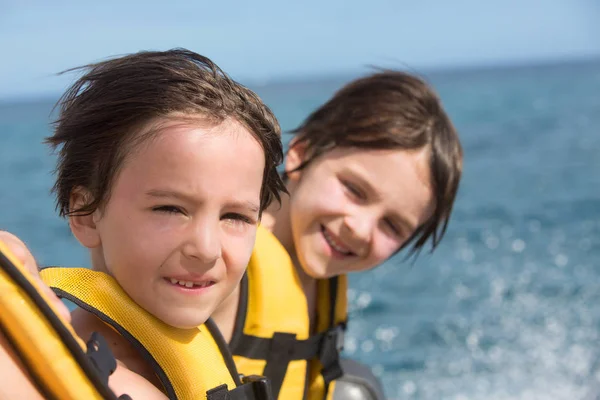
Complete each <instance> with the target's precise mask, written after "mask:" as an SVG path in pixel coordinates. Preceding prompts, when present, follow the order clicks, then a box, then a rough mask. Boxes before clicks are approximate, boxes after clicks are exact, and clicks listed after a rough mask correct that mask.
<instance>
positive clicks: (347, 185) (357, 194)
mask: <svg viewBox="0 0 600 400" xmlns="http://www.w3.org/2000/svg"><path fill="white" fill-rule="evenodd" d="M340 181H341V182H342V185H344V187H345V188H346V190H347V191H348V192H350V194H352V195H353V196H355V197H356V198H358V199H360V200H364V199H366V196H365V193H364V192H363V191H362V190H361V189H360V188H359V187H358V186H356V185H354V184H352V183H350V182H348V181H347V180H345V179H341V180H340Z"/></svg>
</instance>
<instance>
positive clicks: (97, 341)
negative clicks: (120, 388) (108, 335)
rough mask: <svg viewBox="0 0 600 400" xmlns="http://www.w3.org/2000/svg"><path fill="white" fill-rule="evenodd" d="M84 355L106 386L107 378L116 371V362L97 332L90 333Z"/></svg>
mask: <svg viewBox="0 0 600 400" xmlns="http://www.w3.org/2000/svg"><path fill="white" fill-rule="evenodd" d="M86 355H87V356H88V358H89V359H90V361H91V362H92V364H93V365H94V367H96V370H97V371H98V373H99V375H100V377H101V378H102V381H103V382H104V383H105V384H108V377H109V376H110V375H111V374H112V373H113V372H115V370H116V369H117V361H116V360H115V357H114V356H113V354H112V352H111V351H110V347H108V343H106V340H105V339H104V337H103V336H102V335H101V334H99V333H98V332H94V333H92V337H91V338H90V340H89V341H88V342H87V352H86Z"/></svg>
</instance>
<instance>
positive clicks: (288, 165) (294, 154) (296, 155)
mask: <svg viewBox="0 0 600 400" xmlns="http://www.w3.org/2000/svg"><path fill="white" fill-rule="evenodd" d="M306 147H307V145H306V141H304V140H302V141H299V140H296V138H294V139H292V140H291V141H290V145H289V148H288V152H287V155H286V157H285V172H286V175H287V177H288V179H289V180H290V181H297V180H298V179H299V178H300V175H301V173H302V171H301V170H298V171H296V168H298V167H300V166H301V165H302V163H303V162H304V161H305V159H306V155H307V154H306Z"/></svg>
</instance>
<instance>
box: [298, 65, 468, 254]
mask: <svg viewBox="0 0 600 400" xmlns="http://www.w3.org/2000/svg"><path fill="white" fill-rule="evenodd" d="M292 133H294V134H295V135H296V136H295V138H294V141H293V142H292V144H291V145H292V146H293V145H295V144H300V143H301V144H302V145H303V146H306V150H305V151H306V153H305V154H308V155H309V156H308V158H307V159H306V160H305V161H304V162H303V163H302V164H301V165H300V166H299V167H298V168H297V170H299V169H302V168H304V167H306V166H307V165H308V164H310V163H311V162H312V161H313V160H314V159H316V158H317V157H319V156H321V155H323V154H324V153H326V152H328V151H330V150H332V149H334V148H336V147H353V148H362V149H406V150H419V149H423V148H428V149H429V150H428V151H429V168H430V171H431V184H432V185H433V192H434V201H435V208H434V211H433V214H432V216H431V217H430V218H429V219H428V220H427V221H426V222H425V223H424V224H422V225H421V226H419V227H418V228H417V229H416V231H415V232H414V234H413V235H412V236H411V238H410V239H409V240H407V241H406V243H404V245H403V248H404V247H406V246H408V245H409V244H411V243H412V244H413V246H412V249H411V250H410V254H413V253H418V252H419V251H420V250H421V249H422V248H423V246H424V245H425V243H426V242H427V241H428V240H429V239H431V242H432V243H431V246H432V247H431V249H432V250H433V249H435V247H436V246H437V245H438V244H439V242H440V240H441V239H442V237H443V236H444V233H445V231H446V227H447V226H448V221H449V218H450V214H451V211H452V206H453V204H454V200H455V198H456V193H457V191H458V186H459V182H460V177H461V173H462V147H461V145H460V140H459V138H458V134H457V132H456V130H455V128H454V126H453V124H452V122H451V121H450V118H449V117H448V115H447V114H446V112H445V111H444V108H443V107H442V104H441V102H440V99H439V98H438V96H437V95H436V93H435V92H434V91H433V90H432V89H431V88H430V87H429V86H428V85H427V84H426V83H425V82H423V81H422V80H421V79H419V78H417V77H415V76H412V75H410V74H407V73H404V72H399V71H389V70H387V71H382V72H379V73H376V74H374V75H371V76H368V77H365V78H361V79H358V80H355V81H353V82H351V83H349V84H348V85H346V86H344V87H343V88H342V89H341V90H339V91H338V92H337V93H336V94H335V95H334V96H333V97H332V98H331V99H330V100H329V101H328V102H327V103H325V104H324V105H323V106H321V107H320V108H319V109H317V110H316V111H314V112H313V113H312V114H311V115H310V116H309V117H308V118H307V119H306V120H305V121H304V122H303V123H302V124H301V125H300V126H299V127H298V128H296V129H295V130H294V131H292ZM287 172H288V173H289V172H292V171H287ZM390 172H392V171H390ZM392 173H394V172H392ZM395 173H402V171H395Z"/></svg>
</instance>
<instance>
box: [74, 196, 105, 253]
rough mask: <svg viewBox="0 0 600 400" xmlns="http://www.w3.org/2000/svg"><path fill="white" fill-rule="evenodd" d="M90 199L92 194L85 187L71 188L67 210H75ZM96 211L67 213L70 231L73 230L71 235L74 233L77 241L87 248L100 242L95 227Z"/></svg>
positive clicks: (91, 247)
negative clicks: (84, 213)
mask: <svg viewBox="0 0 600 400" xmlns="http://www.w3.org/2000/svg"><path fill="white" fill-rule="evenodd" d="M91 199H92V196H91V195H90V193H89V192H88V191H87V190H86V189H83V188H81V187H78V188H75V189H73V191H72V192H71V198H70V199H69V211H72V210H77V209H79V208H81V207H82V206H84V205H85V204H89V202H90V201H91ZM98 212H99V211H98V210H96V211H94V212H93V213H91V214H87V215H83V214H77V213H75V214H73V215H69V227H70V228H71V232H73V235H75V237H76V238H77V240H78V241H79V243H81V244H82V245H83V246H85V247H87V248H88V249H93V248H95V247H98V246H100V244H101V241H100V235H99V234H98V230H97V229H96V217H97V214H98Z"/></svg>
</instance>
